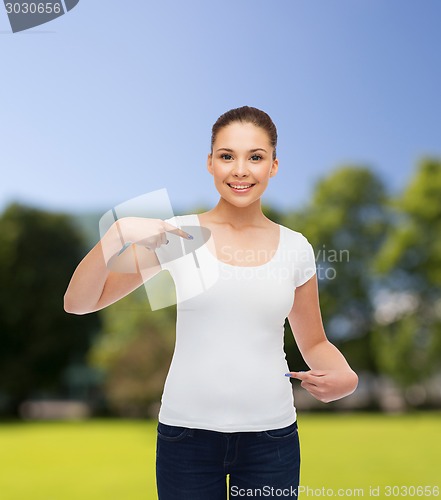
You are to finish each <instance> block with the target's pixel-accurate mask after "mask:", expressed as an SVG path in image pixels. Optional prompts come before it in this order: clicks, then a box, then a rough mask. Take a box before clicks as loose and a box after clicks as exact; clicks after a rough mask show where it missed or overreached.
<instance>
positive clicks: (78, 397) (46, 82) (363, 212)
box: [0, 0, 441, 500]
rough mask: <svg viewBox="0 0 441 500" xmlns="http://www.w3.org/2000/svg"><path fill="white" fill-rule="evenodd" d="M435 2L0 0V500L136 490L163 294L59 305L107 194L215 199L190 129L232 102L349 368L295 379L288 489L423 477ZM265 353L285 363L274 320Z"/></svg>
mask: <svg viewBox="0 0 441 500" xmlns="http://www.w3.org/2000/svg"><path fill="white" fill-rule="evenodd" d="M440 19H441V5H440V4H439V3H438V2H436V1H430V0H429V1H425V2H419V3H417V2H413V1H404V2H399V1H396V0H393V1H389V2H382V1H378V0H374V1H359V2H353V1H345V0H339V1H333V2H325V1H316V2H302V1H292V2H291V1H279V2H271V3H270V2H269V1H250V0H244V1H241V2H232V1H226V2H223V3H222V4H216V5H212V4H211V3H209V2H202V1H199V2H197V1H189V2H177V1H175V2H167V3H162V4H160V5H159V4H154V3H152V2H132V3H131V4H129V3H123V2H120V3H118V4H116V2H114V3H113V4H109V3H108V2H104V1H99V2H94V3H93V4H89V3H87V2H85V1H82V2H80V3H79V4H78V6H77V7H76V8H75V9H73V10H72V11H71V12H70V13H68V14H66V15H65V16H63V17H61V18H59V19H57V20H55V21H53V22H52V23H50V24H47V25H44V26H41V27H39V28H35V29H33V30H30V31H29V32H23V33H21V34H14V35H13V34H12V33H10V32H9V31H10V30H9V31H8V25H7V17H6V13H5V12H4V11H2V10H1V9H0V43H1V48H2V51H1V52H2V63H3V64H2V66H3V71H2V81H1V88H2V91H3V92H2V97H1V102H2V106H1V108H2V109H1V116H2V120H1V122H0V143H1V148H0V165H1V171H2V180H1V184H0V209H1V212H2V213H1V216H0V309H1V312H0V335H1V343H0V415H1V417H2V422H1V424H0V448H1V449H2V454H1V460H2V463H1V470H2V474H1V477H0V487H1V491H2V492H3V495H2V498H6V499H7V500H9V499H11V500H13V499H15V498H29V497H32V498H35V499H38V498H55V499H58V498H60V499H63V500H64V499H69V498H72V499H73V498H94V499H98V498H101V497H103V498H104V497H105V498H107V499H109V498H118V499H119V498H122V497H124V498H127V499H130V500H131V499H133V500H135V499H138V498H139V499H140V498H155V493H154V491H155V490H154V451H155V428H154V423H155V419H156V417H157V411H158V403H159V400H160V395H161V391H162V387H163V383H164V380H165V376H166V374H167V371H168V366H169V363H170V360H171V355H172V352H173V345H174V324H175V308H174V307H169V308H166V309H161V310H158V311H153V312H152V311H150V309H149V303H148V300H147V297H146V294H145V291H144V290H143V289H142V288H141V289H139V290H138V291H137V292H134V293H133V294H131V295H130V296H128V297H127V298H125V299H123V300H121V301H120V302H118V303H117V304H114V305H112V306H110V307H108V308H107V309H106V310H103V311H100V312H98V313H95V314H91V315H86V316H73V315H68V314H67V313H65V312H64V310H63V294H64V292H65V289H66V287H67V284H68V282H69V279H70V276H71V275H72V272H73V270H74V269H75V267H76V265H77V264H78V262H79V261H80V260H81V258H82V256H83V255H84V254H85V253H86V252H87V251H88V250H89V249H90V248H91V247H92V246H93V245H94V244H95V243H96V242H97V241H98V238H99V230H98V222H99V219H100V217H101V216H102V215H103V213H104V212H106V211H107V210H109V209H110V208H111V207H113V206H116V205H118V204H119V203H121V202H124V201H126V200H128V199H131V198H134V197H136V196H139V195H142V194H145V193H148V192H151V191H154V190H156V189H160V188H166V189H167V192H168V194H169V196H170V200H171V202H172V205H173V210H174V212H175V213H176V214H184V213H193V212H198V211H203V210H205V209H209V208H211V207H212V206H213V205H214V204H215V203H216V201H217V193H216V190H215V189H214V187H213V185H212V180H211V176H210V175H209V174H208V172H207V171H206V169H205V160H206V155H207V153H208V152H209V140H210V129H211V125H212V124H213V123H214V121H215V120H216V119H217V117H218V116H219V115H220V114H221V113H223V112H224V111H226V110H227V109H230V108H233V107H237V106H241V105H252V106H256V107H259V108H261V109H264V110H265V111H267V112H268V113H269V114H270V116H271V117H272V118H273V120H274V121H275V123H276V125H277V127H278V132H279V145H278V157H279V160H280V170H279V173H278V175H277V176H276V177H275V178H274V179H272V182H271V183H270V186H269V188H268V190H267V192H266V194H265V197H264V199H263V204H264V210H265V213H266V214H267V215H268V217H270V218H271V219H272V220H274V221H276V222H279V223H281V224H284V225H286V226H288V227H290V228H292V229H295V230H298V231H301V232H303V233H304V234H305V236H307V237H308V239H309V240H310V242H311V243H312V244H313V246H314V249H315V251H316V257H317V266H318V270H319V278H320V281H319V287H320V298H321V306H322V314H323V318H324V323H325V327H326V331H327V333H328V336H329V338H330V340H331V341H332V342H334V343H335V344H336V345H338V347H339V348H340V349H341V350H342V351H343V353H344V354H345V355H346V356H347V358H348V359H349V361H350V363H351V365H352V366H353V367H354V369H355V370H356V371H357V373H359V376H360V384H359V388H358V390H357V391H356V393H354V394H353V395H351V396H350V397H348V398H345V399H344V400H341V401H338V402H334V403H330V404H327V405H324V404H322V403H318V402H316V401H315V400H314V399H313V398H312V397H309V396H308V395H307V394H306V393H305V392H304V391H303V390H302V389H301V388H300V387H299V386H298V385H296V383H295V382H293V389H294V391H295V399H296V404H297V406H298V409H299V415H300V416H299V424H300V425H301V426H303V432H302V434H301V438H302V440H303V441H302V444H303V450H304V451H303V456H304V462H303V469H302V481H303V484H305V485H310V486H311V487H312V486H316V487H321V486H328V487H333V488H339V487H342V488H351V487H352V488H357V487H363V488H364V489H365V496H368V492H369V488H370V487H375V486H376V485H380V484H381V485H382V487H386V486H387V485H397V486H406V485H407V486H409V487H410V486H415V487H416V486H423V487H426V486H428V487H430V488H432V487H435V486H437V485H438V486H439V468H440V465H441V457H440V451H439V446H436V444H437V443H439V437H440V430H441V425H440V413H439V410H440V407H441V391H440V387H441V366H440V359H441V292H440V283H441V141H440V137H441V133H440V132H441V130H440V129H441V127H440V123H439V116H440V99H441V98H440V93H439V88H441V65H440V62H441V61H440V59H441V55H440V52H439V50H437V47H439V46H440V41H441V40H440V39H441V34H440V32H439V29H438V27H439V20H440ZM285 350H286V353H287V359H288V364H289V366H290V368H291V369H292V370H298V369H302V368H305V365H304V363H303V361H302V359H301V357H300V355H299V353H298V351H297V349H296V347H295V345H294V342H293V338H292V333H291V332H290V330H289V325H288V324H287V325H286V335H285ZM251 383H252V382H251ZM257 389H258V388H256V390H257ZM54 420H55V421H54ZM336 451H338V453H336ZM23 477H26V478H27V481H26V482H25V481H23ZM426 493H427V491H426ZM430 493H431V494H433V496H435V494H434V490H430ZM400 494H402V496H405V495H404V494H403V492H402V491H401V492H400ZM382 495H383V496H384V497H385V495H386V492H385V491H384V490H383V491H382ZM347 496H350V494H349V492H347ZM352 496H354V495H352ZM380 496H381V495H380ZM425 496H427V495H425Z"/></svg>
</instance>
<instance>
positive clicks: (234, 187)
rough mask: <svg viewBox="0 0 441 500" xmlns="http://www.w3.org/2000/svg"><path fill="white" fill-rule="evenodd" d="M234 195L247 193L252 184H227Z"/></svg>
mask: <svg viewBox="0 0 441 500" xmlns="http://www.w3.org/2000/svg"><path fill="white" fill-rule="evenodd" d="M227 185H228V186H229V188H230V189H231V191H233V192H234V193H248V191H250V189H251V188H252V187H253V186H254V184H227Z"/></svg>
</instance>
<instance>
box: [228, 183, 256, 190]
mask: <svg viewBox="0 0 441 500" xmlns="http://www.w3.org/2000/svg"><path fill="white" fill-rule="evenodd" d="M230 186H231V187H232V188H234V189H248V188H250V187H251V186H252V184H249V185H248V186H234V185H233V184H230Z"/></svg>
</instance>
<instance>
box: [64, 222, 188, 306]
mask: <svg viewBox="0 0 441 500" xmlns="http://www.w3.org/2000/svg"><path fill="white" fill-rule="evenodd" d="M165 231H170V232H173V233H175V234H178V235H179V236H181V237H188V234H187V233H185V232H184V231H182V230H181V229H178V228H176V227H175V226H172V225H171V224H167V223H166V222H164V221H161V220H159V219H146V218H140V217H139V218H138V217H128V218H125V219H121V220H120V221H118V222H116V223H115V224H113V225H112V226H111V227H110V229H109V230H108V231H107V233H106V234H105V235H104V236H103V238H102V239H101V240H100V241H99V242H98V243H97V244H96V245H95V246H94V247H93V248H92V250H90V252H89V253H88V254H87V255H86V256H85V257H84V258H83V260H82V261H81V262H80V263H79V264H78V267H77V268H76V269H75V272H74V273H73V275H72V278H71V280H70V283H69V286H68V287H67V290H66V293H65V295H64V310H65V311H66V312H68V313H72V314H87V313H91V312H94V311H98V310H99V309H102V308H104V307H107V306H108V305H110V304H113V303H114V302H116V301H118V300H119V299H121V298H123V297H125V296H126V295H128V294H129V293H130V292H132V291H133V290H135V289H136V288H138V287H139V286H140V285H142V283H144V282H145V281H147V280H149V279H150V278H152V277H153V276H155V275H156V274H157V273H158V272H159V271H160V270H161V266H160V264H159V261H158V258H157V256H156V254H155V252H154V249H155V248H157V247H158V246H160V245H161V244H165V243H166V241H167V240H166V235H165ZM140 235H141V236H140ZM121 237H123V241H126V242H133V243H138V244H139V245H135V244H132V245H130V246H129V247H128V248H127V249H126V250H125V251H124V252H123V253H122V254H121V255H118V253H119V252H120V250H121V247H122V240H121ZM142 245H143V246H142ZM147 246H148V248H147Z"/></svg>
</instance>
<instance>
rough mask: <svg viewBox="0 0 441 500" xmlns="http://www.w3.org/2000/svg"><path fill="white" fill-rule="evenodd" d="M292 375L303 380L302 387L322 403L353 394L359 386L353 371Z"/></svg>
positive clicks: (323, 371)
mask: <svg viewBox="0 0 441 500" xmlns="http://www.w3.org/2000/svg"><path fill="white" fill-rule="evenodd" d="M290 374H291V377H292V378H295V379H298V380H301V381H302V383H301V384H300V385H301V386H302V387H303V388H304V389H306V390H307V391H308V392H309V393H310V394H311V395H312V396H314V397H315V398H316V399H318V400H319V401H321V402H322V403H329V402H330V401H335V400H336V399H340V398H343V397H344V396H348V395H349V394H352V393H353V392H354V391H355V389H356V388H357V384H358V377H357V374H356V373H355V372H353V371H352V370H308V371H305V372H290Z"/></svg>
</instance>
